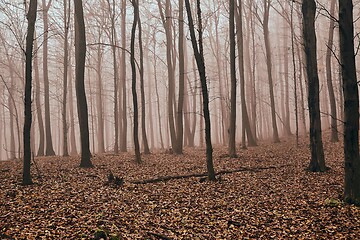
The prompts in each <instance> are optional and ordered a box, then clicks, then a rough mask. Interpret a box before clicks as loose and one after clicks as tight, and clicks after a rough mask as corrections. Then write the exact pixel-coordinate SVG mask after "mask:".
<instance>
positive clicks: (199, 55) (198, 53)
mask: <svg viewBox="0 0 360 240" xmlns="http://www.w3.org/2000/svg"><path fill="white" fill-rule="evenodd" d="M196 3H197V15H198V25H199V26H198V32H199V39H198V42H199V43H198V44H199V46H198V45H197V41H196V36H195V27H194V22H193V18H192V13H191V8H190V3H189V0H185V6H186V12H187V15H188V21H189V30H190V36H191V43H192V46H193V49H194V55H195V59H196V64H197V67H198V71H199V75H200V81H201V90H202V98H203V99H202V100H203V113H204V121H205V141H206V164H207V171H208V179H209V180H210V181H215V180H216V178H215V170H214V164H213V158H212V153H213V148H212V144H211V124H210V112H209V94H208V89H207V83H206V71H205V61H204V52H203V41H202V22H201V6H200V0H197V1H196Z"/></svg>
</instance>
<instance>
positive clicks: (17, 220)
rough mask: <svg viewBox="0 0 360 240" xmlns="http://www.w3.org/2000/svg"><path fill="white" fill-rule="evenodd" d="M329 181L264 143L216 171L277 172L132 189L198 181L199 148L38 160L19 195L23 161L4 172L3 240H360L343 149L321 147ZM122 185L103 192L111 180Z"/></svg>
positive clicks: (6, 165)
mask: <svg viewBox="0 0 360 240" xmlns="http://www.w3.org/2000/svg"><path fill="white" fill-rule="evenodd" d="M325 150H326V161H327V166H328V167H330V170H329V171H327V172H325V173H310V172H307V171H305V168H306V167H307V165H308V162H309V150H308V147H307V144H306V143H305V142H304V143H302V145H301V146H300V148H298V149H297V148H296V147H295V145H294V141H292V140H291V141H290V140H289V141H288V142H286V141H283V142H282V143H279V144H267V143H262V144H261V145H260V146H258V147H254V148H249V149H247V150H239V151H238V153H239V158H237V159H230V158H228V157H226V148H216V149H215V151H214V161H215V167H216V171H220V170H232V169H238V168H242V167H246V168H250V169H256V168H259V167H269V166H273V167H277V168H270V169H262V170H258V171H242V172H237V173H231V174H224V175H222V176H221V180H220V181H218V182H214V183H213V182H203V183H200V182H199V178H188V179H180V180H170V181H167V182H160V183H151V184H141V185H139V184H132V183H130V182H131V181H135V180H142V179H150V178H154V177H159V176H167V175H182V174H189V173H203V172H205V171H206V168H205V155H204V150H203V149H186V150H185V154H184V155H182V156H176V155H171V154H166V153H162V152H159V153H154V154H151V155H143V160H144V163H143V164H141V165H137V164H135V163H134V161H133V155H132V154H130V153H124V154H119V155H117V156H114V155H102V156H94V157H93V163H94V165H95V167H94V168H91V169H81V168H79V167H78V165H79V163H80V159H79V157H69V158H63V157H52V158H38V159H36V163H37V166H38V169H39V170H40V173H41V176H42V179H40V178H38V173H37V170H36V167H35V166H34V165H33V166H32V174H33V179H34V181H35V183H36V184H34V185H32V186H26V187H25V186H20V185H19V183H20V182H21V167H22V165H21V162H20V161H17V162H15V161H13V162H9V161H7V162H1V163H0V183H1V189H0V239H3V238H7V237H8V238H10V237H12V238H15V239H35V238H36V239H59V238H60V239H81V238H83V239H91V238H94V237H95V234H99V233H101V232H102V231H103V232H104V233H106V235H107V236H108V238H109V239H110V237H112V238H113V239H117V238H119V239H161V237H163V238H162V239H166V238H165V237H167V238H168V239H249V238H250V239H272V238H275V239H284V238H286V239H288V238H294V239H315V238H316V239H341V238H343V239H360V224H359V220H360V210H359V208H357V207H354V206H348V205H344V204H343V203H342V202H341V201H340V199H341V194H342V188H343V187H342V185H343V155H342V145H341V143H335V144H334V143H325ZM110 170H111V171H112V172H113V174H114V175H115V176H119V177H123V178H124V181H125V183H124V185H122V186H118V187H117V186H114V185H106V184H105V182H106V181H107V175H108V174H109V171H110Z"/></svg>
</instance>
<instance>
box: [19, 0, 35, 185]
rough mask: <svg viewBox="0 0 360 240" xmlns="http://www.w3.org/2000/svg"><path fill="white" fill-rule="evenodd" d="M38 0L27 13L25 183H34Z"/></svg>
mask: <svg viewBox="0 0 360 240" xmlns="http://www.w3.org/2000/svg"><path fill="white" fill-rule="evenodd" d="M36 9H37V0H30V5H29V12H28V14H27V19H28V28H27V36H26V52H25V54H26V65H25V122H24V140H23V141H24V165H23V179H22V184H23V185H30V184H32V180H31V173H30V163H31V145H30V142H31V141H30V132H31V118H32V113H31V82H32V56H33V47H34V32H35V22H36Z"/></svg>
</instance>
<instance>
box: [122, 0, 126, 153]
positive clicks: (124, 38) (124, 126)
mask: <svg viewBox="0 0 360 240" xmlns="http://www.w3.org/2000/svg"><path fill="white" fill-rule="evenodd" d="M121 47H122V49H125V48H126V0H122V1H121ZM120 66H121V69H120V70H121V83H122V86H121V87H122V109H123V111H122V124H121V132H122V136H121V139H120V151H121V152H126V151H127V111H126V109H127V99H126V97H127V92H126V53H125V52H124V51H122V53H121V60H120Z"/></svg>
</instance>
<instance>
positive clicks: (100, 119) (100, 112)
mask: <svg viewBox="0 0 360 240" xmlns="http://www.w3.org/2000/svg"><path fill="white" fill-rule="evenodd" d="M100 36H101V34H100ZM99 40H100V37H99ZM102 56H103V54H102V49H101V45H98V46H97V61H96V73H97V90H98V92H97V98H96V105H97V107H96V110H97V138H98V153H104V152H105V144H104V109H103V86H102V70H101V69H102Z"/></svg>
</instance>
